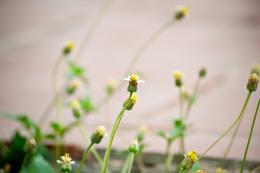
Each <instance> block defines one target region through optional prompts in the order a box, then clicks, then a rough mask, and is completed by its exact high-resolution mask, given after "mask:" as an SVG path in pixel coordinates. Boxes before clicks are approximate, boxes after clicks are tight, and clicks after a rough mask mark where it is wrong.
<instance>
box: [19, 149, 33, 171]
mask: <svg viewBox="0 0 260 173" xmlns="http://www.w3.org/2000/svg"><path fill="white" fill-rule="evenodd" d="M30 155H31V154H30V153H29V152H26V153H25V156H24V159H23V162H22V166H21V170H22V169H23V168H25V167H26V165H27V164H28V161H29V158H30Z"/></svg>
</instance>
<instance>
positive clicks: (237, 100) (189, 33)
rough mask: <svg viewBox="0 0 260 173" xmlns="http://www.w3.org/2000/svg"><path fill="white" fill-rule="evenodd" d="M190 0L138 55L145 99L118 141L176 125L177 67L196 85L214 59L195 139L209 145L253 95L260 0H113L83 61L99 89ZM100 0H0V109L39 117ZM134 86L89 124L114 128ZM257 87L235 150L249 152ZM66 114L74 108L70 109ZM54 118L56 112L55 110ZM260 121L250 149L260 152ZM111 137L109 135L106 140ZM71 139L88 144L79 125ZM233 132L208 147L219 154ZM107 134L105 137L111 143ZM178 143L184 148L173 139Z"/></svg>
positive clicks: (8, 128) (191, 141)
mask: <svg viewBox="0 0 260 173" xmlns="http://www.w3.org/2000/svg"><path fill="white" fill-rule="evenodd" d="M178 3H186V4H187V5H189V7H190V9H191V13H190V16H189V18H188V19H187V20H185V21H183V22H181V23H178V24H176V25H175V26H173V27H172V28H171V29H169V30H168V31H167V32H165V33H164V34H163V35H162V36H161V37H160V39H158V40H157V42H156V43H155V44H153V45H152V46H151V48H149V49H148V50H147V51H146V52H145V54H144V55H143V57H142V59H141V60H140V61H139V62H138V65H137V67H136V70H138V71H141V72H142V73H143V74H144V80H145V81H146V82H145V84H143V85H142V86H140V89H139V91H138V92H139V100H138V103H137V105H136V107H135V108H134V110H133V111H131V112H129V113H127V114H126V115H125V117H124V118H123V122H122V125H121V127H120V132H119V133H118V134H117V135H118V136H120V138H117V139H116V140H115V142H114V146H115V147H120V148H125V147H126V146H128V144H129V143H130V142H131V141H132V140H133V138H134V135H135V133H136V129H137V128H138V127H139V126H140V125H142V124H146V125H148V126H149V129H150V131H151V133H154V132H156V131H157V130H158V129H169V127H170V121H171V120H172V119H173V118H174V117H178V112H179V110H178V109H177V106H178V102H177V100H176V98H177V96H178V92H177V90H176V89H175V88H174V86H173V82H172V79H171V74H172V72H173V71H174V70H176V69H179V70H181V71H183V72H184V73H185V76H184V77H185V82H186V83H187V84H188V86H192V85H193V84H194V82H195V76H196V75H197V70H198V68H200V67H201V66H206V67H207V68H208V71H209V73H208V76H207V79H206V80H205V81H203V82H202V85H203V86H202V87H203V88H204V89H202V90H203V91H201V92H202V94H201V95H200V98H199V101H198V103H197V105H196V106H195V107H194V109H193V110H192V115H191V117H190V120H189V122H190V123H191V124H192V127H191V129H190V130H189V133H188V136H187V141H186V144H187V148H188V149H197V150H198V151H203V150H204V149H205V148H206V147H207V146H208V145H209V144H210V143H212V141H214V139H216V138H217V137H218V136H219V134H220V133H221V132H222V131H223V129H224V128H225V127H227V126H228V125H229V124H230V123H231V122H232V120H233V119H234V118H235V116H236V115H237V114H238V112H239V110H240V107H241V106H242V103H243V101H244V99H245V97H246V89H245V85H246V81H247V77H248V72H249V69H250V67H251V65H252V64H254V63H256V62H258V63H259V62H260V54H259V50H260V10H259V8H260V1H257V0H252V1H244V0H230V1H226V0H218V1H208V0H198V1H184V2H183V1H172V0H160V1H158V0H142V1H140V0H114V1H113V3H112V4H111V6H110V8H109V9H108V11H107V13H106V16H104V18H103V20H102V21H101V23H100V24H99V27H98V29H97V31H96V33H95V36H94V38H93V39H92V42H91V43H90V44H89V47H88V49H86V50H85V52H84V56H83V58H82V59H81V61H80V63H81V64H82V65H84V66H85V67H86V68H87V73H88V76H89V79H90V80H91V81H92V83H91V91H90V93H91V95H92V96H93V98H94V100H95V101H98V100H99V99H100V98H102V97H103V95H104V92H103V86H104V84H105V83H106V81H107V80H108V79H110V78H116V79H120V78H121V76H122V73H123V72H124V71H125V69H126V67H127V64H128V63H129V62H130V60H131V57H132V55H133V53H134V52H135V50H136V49H137V48H138V47H139V46H140V45H141V44H142V42H143V41H144V40H145V39H147V38H148V37H149V36H150V35H151V33H153V32H154V31H155V30H156V29H158V28H159V27H160V26H161V25H163V24H164V23H165V22H166V21H167V20H169V19H170V18H171V17H172V13H173V11H174V9H175V6H176V5H177V4H178ZM100 5H101V1H100V0H98V1H97V0H86V1H83V0H82V1H67V0H66V1H64V0H59V1H58V0H57V1H50V0H48V1H32V0H27V1H18V0H13V1H9V0H2V1H1V2H0V22H1V27H0V79H1V85H0V110H1V111H2V112H14V113H28V114H30V115H31V116H32V117H33V118H34V119H35V120H37V119H38V118H39V116H40V114H41V112H42V111H43V110H44V109H45V107H46V106H47V103H48V102H49V101H50V98H51V96H52V92H51V83H50V82H51V69H52V67H53V65H54V62H55V60H56V58H57V57H58V55H59V51H60V49H61V47H62V44H63V43H64V42H65V41H66V40H68V39H70V40H74V41H75V42H76V44H77V45H78V44H80V42H81V41H82V39H83V37H84V34H85V33H86V31H87V30H88V28H89V26H90V25H91V23H92V22H93V19H94V17H95V13H96V11H97V10H98V8H99V6H100ZM126 96H127V93H126V92H125V91H122V90H121V91H120V92H118V93H117V94H116V96H115V97H114V98H113V99H112V100H111V101H110V102H109V104H107V105H106V106H105V107H103V108H102V109H101V110H100V111H99V112H98V113H96V114H94V115H93V116H90V117H89V118H87V119H86V121H85V125H86V131H92V130H93V128H95V127H96V126H97V125H99V124H104V125H106V126H107V127H108V128H109V129H110V128H111V124H112V122H113V121H114V119H115V116H116V113H118V111H119V109H120V106H121V103H122V102H123V100H124V99H125V98H126ZM259 96H260V94H259V91H258V92H257V93H255V94H254V95H253V98H252V100H251V101H250V103H249V107H248V110H247V113H246V115H245V116H246V118H244V122H243V124H242V126H241V130H240V132H239V137H238V139H237V140H236V141H235V144H234V148H233V149H232V151H231V153H230V157H235V158H241V155H242V154H243V151H244V146H245V142H246V138H247V134H248V132H249V124H250V122H251V120H252V114H253V111H254V109H255V105H256V101H257V98H259ZM64 117H66V118H64V122H68V121H70V120H71V119H73V117H72V116H71V115H70V114H67V115H65V113H64ZM52 119H55V116H54V115H53V116H52ZM16 127H17V126H16V124H15V123H10V122H7V121H4V120H1V121H0V128H1V130H0V136H1V137H2V138H9V137H10V134H11V133H12V132H13V130H14V129H15V128H16ZM259 136H260V121H259V119H258V121H257V123H256V128H255V132H254V135H253V140H252V144H251V148H250V150H249V153H248V157H249V158H250V159H254V160H260V138H259ZM106 140H107V139H106ZM66 141H67V142H70V143H75V144H80V145H82V146H84V141H83V140H82V138H81V136H80V134H79V132H78V131H77V130H74V131H73V132H72V133H71V134H70V135H69V136H68V137H67V138H66ZM228 141H229V138H228V137H227V138H226V139H224V140H223V142H221V143H220V144H219V145H218V146H217V147H216V148H214V149H213V150H212V151H211V152H210V153H209V155H212V156H220V155H221V154H222V153H223V151H224V147H225V146H226V144H227V142H228ZM147 143H149V145H148V148H147V149H148V150H155V151H158V152H162V151H164V147H165V143H164V141H162V140H161V139H160V138H158V137H156V136H154V135H153V134H151V135H150V136H149V137H148V138H147ZM105 144H106V141H105V142H103V144H102V145H101V146H104V145H105ZM173 149H176V146H174V148H173Z"/></svg>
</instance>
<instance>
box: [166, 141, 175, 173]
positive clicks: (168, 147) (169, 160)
mask: <svg viewBox="0 0 260 173" xmlns="http://www.w3.org/2000/svg"><path fill="white" fill-rule="evenodd" d="M171 145H172V141H171V140H167V145H166V152H165V161H164V173H168V172H170V166H171V163H172V159H173V155H172V154H171Z"/></svg>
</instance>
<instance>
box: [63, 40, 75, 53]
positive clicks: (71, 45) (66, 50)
mask: <svg viewBox="0 0 260 173" xmlns="http://www.w3.org/2000/svg"><path fill="white" fill-rule="evenodd" d="M74 48H75V44H74V43H73V42H72V41H67V43H66V45H65V47H64V48H63V54H64V55H68V54H70V53H71V52H72V51H73V49H74Z"/></svg>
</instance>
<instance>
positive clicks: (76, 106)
mask: <svg viewBox="0 0 260 173" xmlns="http://www.w3.org/2000/svg"><path fill="white" fill-rule="evenodd" d="M70 108H71V109H72V110H79V109H80V103H79V101H78V100H77V99H73V100H71V102H70Z"/></svg>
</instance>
